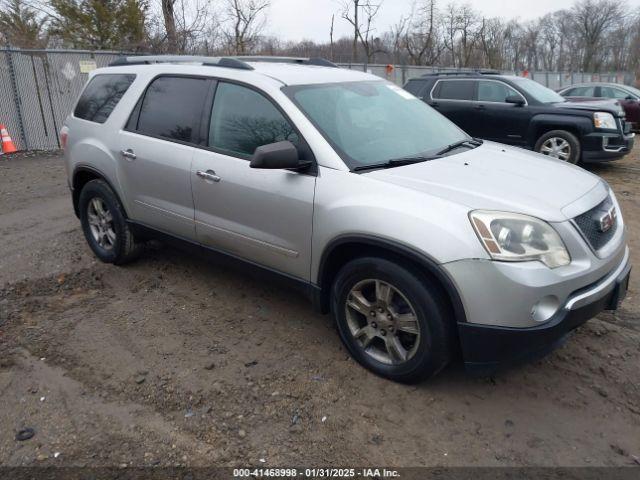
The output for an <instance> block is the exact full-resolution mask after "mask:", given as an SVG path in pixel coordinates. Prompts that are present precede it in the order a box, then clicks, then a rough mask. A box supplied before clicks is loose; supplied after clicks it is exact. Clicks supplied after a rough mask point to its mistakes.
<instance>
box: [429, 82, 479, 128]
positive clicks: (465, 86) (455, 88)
mask: <svg viewBox="0 0 640 480" xmlns="http://www.w3.org/2000/svg"><path fill="white" fill-rule="evenodd" d="M475 90H476V82H475V81H474V80H469V79H457V78H455V79H454V78H452V79H441V80H438V81H437V82H436V83H435V85H434V86H433V89H432V90H431V92H430V98H431V101H430V105H431V106H432V107H433V108H435V109H436V110H438V111H439V112H440V113H442V114H443V115H444V116H445V117H447V118H448V119H449V120H451V121H452V122H453V123H455V124H456V125H458V126H459V127H460V128H462V130H464V131H465V132H467V133H468V134H469V135H471V136H474V137H476V136H478V135H479V128H478V125H477V124H476V122H475V108H474V107H475V102H474V98H475Z"/></svg>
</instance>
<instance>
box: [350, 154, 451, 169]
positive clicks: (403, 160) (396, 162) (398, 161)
mask: <svg viewBox="0 0 640 480" xmlns="http://www.w3.org/2000/svg"><path fill="white" fill-rule="evenodd" d="M436 158H440V155H431V156H427V155H417V156H413V157H400V158H392V159H391V160H387V161H386V162H381V163H372V164H370V165H358V166H357V167H354V168H353V169H352V170H351V171H352V172H357V171H361V170H373V169H374V168H391V167H399V166H402V165H411V164H412V163H420V162H427V161H429V160H435V159H436Z"/></svg>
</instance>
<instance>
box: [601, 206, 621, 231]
mask: <svg viewBox="0 0 640 480" xmlns="http://www.w3.org/2000/svg"><path fill="white" fill-rule="evenodd" d="M616 217H617V213H616V207H611V208H610V209H609V210H608V211H606V212H604V213H602V214H601V215H600V216H599V217H598V218H597V219H596V223H597V224H598V230H600V231H601V232H602V233H605V232H608V231H609V230H611V228H612V227H613V226H614V225H615V224H616Z"/></svg>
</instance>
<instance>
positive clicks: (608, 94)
mask: <svg viewBox="0 0 640 480" xmlns="http://www.w3.org/2000/svg"><path fill="white" fill-rule="evenodd" d="M600 96H601V97H604V98H615V99H616V100H624V99H625V98H627V97H628V96H629V94H628V93H627V92H625V91H623V90H620V89H619V88H612V87H600Z"/></svg>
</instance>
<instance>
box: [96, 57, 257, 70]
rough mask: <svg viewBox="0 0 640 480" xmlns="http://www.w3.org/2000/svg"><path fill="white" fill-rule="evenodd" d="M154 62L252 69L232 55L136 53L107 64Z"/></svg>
mask: <svg viewBox="0 0 640 480" xmlns="http://www.w3.org/2000/svg"><path fill="white" fill-rule="evenodd" d="M154 63H200V64H202V65H207V66H210V67H225V68H237V69H240V70H253V67H252V66H251V65H248V64H247V63H245V62H243V61H242V60H239V59H237V58H234V57H203V56H196V55H138V56H133V57H120V58H118V59H116V60H115V61H113V62H111V63H110V64H109V66H110V67H118V66H122V65H151V64H154Z"/></svg>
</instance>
